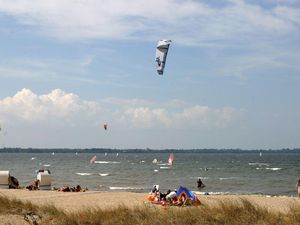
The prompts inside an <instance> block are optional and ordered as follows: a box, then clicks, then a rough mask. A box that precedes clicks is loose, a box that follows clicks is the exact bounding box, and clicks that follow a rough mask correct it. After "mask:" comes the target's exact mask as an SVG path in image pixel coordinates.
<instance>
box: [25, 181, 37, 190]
mask: <svg viewBox="0 0 300 225" xmlns="http://www.w3.org/2000/svg"><path fill="white" fill-rule="evenodd" d="M39 184H40V181H39V180H35V181H34V182H33V183H32V184H30V185H28V186H27V187H26V189H28V190H29V191H33V190H39Z"/></svg>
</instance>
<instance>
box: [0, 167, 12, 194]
mask: <svg viewBox="0 0 300 225" xmlns="http://www.w3.org/2000/svg"><path fill="white" fill-rule="evenodd" d="M9 176H10V175H9V171H8V170H2V171H0V189H8V188H9Z"/></svg>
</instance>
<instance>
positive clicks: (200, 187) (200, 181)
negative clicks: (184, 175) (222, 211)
mask: <svg viewBox="0 0 300 225" xmlns="http://www.w3.org/2000/svg"><path fill="white" fill-rule="evenodd" d="M197 186H198V188H199V189H202V188H204V187H205V184H204V183H203V182H202V180H201V179H200V178H199V180H198V181H197Z"/></svg>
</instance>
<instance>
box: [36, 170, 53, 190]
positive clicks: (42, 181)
mask: <svg viewBox="0 0 300 225" xmlns="http://www.w3.org/2000/svg"><path fill="white" fill-rule="evenodd" d="M37 180H39V189H40V190H51V174H50V171H49V170H39V171H38V173H37Z"/></svg>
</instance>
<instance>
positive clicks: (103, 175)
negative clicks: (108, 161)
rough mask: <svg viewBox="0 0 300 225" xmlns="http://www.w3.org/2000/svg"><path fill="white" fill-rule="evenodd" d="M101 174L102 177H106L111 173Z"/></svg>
mask: <svg viewBox="0 0 300 225" xmlns="http://www.w3.org/2000/svg"><path fill="white" fill-rule="evenodd" d="M99 175H100V176H101V177H106V176H108V175H109V173H99Z"/></svg>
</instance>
